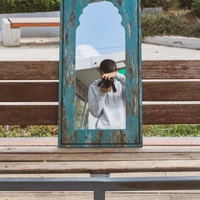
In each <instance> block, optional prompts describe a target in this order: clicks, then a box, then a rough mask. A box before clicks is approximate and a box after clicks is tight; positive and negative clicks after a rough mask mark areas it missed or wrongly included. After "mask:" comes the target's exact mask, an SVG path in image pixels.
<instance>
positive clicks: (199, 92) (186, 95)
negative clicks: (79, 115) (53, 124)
mask: <svg viewBox="0 0 200 200" xmlns="http://www.w3.org/2000/svg"><path fill="white" fill-rule="evenodd" d="M0 91H1V93H0V102H57V101H58V83H56V82H0ZM76 92H77V93H78V94H79V95H81V96H82V97H84V99H87V90H86V89H83V88H81V86H80V85H78V84H77V85H76ZM199 100H200V81H187V82H184V81H181V82H176V81H171V82H165V81H162V82H159V81H156V82H150V81H145V82H143V101H199Z"/></svg>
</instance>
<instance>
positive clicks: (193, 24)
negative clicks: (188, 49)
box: [142, 13, 200, 38]
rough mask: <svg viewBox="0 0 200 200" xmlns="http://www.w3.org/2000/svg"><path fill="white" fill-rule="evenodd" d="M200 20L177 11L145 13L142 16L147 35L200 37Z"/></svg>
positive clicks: (143, 32)
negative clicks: (155, 13) (154, 13)
mask: <svg viewBox="0 0 200 200" xmlns="http://www.w3.org/2000/svg"><path fill="white" fill-rule="evenodd" d="M199 30H200V22H199V20H198V19H197V20H196V19H195V18H194V17H193V19H192V20H191V19H187V17H186V16H181V15H179V14H177V13H163V14H157V15H144V16H143V17H142V34H143V37H145V36H163V35H177V36H185V37H198V38H199V37H200V31H199Z"/></svg>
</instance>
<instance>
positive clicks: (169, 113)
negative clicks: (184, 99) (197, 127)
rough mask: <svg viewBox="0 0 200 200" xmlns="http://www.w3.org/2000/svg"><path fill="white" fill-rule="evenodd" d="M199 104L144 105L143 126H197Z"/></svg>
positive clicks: (199, 111)
mask: <svg viewBox="0 0 200 200" xmlns="http://www.w3.org/2000/svg"><path fill="white" fill-rule="evenodd" d="M199 113H200V104H171V105H170V104H166V105H158V104H157V105H144V107H143V116H144V122H143V123H144V124H199V122H200V115H199Z"/></svg>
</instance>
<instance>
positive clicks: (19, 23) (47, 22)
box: [8, 17, 60, 28]
mask: <svg viewBox="0 0 200 200" xmlns="http://www.w3.org/2000/svg"><path fill="white" fill-rule="evenodd" d="M8 20H9V21H10V23H11V28H20V27H35V26H60V18H59V17H46V18H44V17H37V18H9V19H8Z"/></svg>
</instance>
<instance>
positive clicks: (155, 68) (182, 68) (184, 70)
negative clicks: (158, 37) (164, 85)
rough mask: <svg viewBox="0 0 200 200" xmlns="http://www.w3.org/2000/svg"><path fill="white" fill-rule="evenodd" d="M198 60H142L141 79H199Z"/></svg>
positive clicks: (199, 62)
mask: <svg viewBox="0 0 200 200" xmlns="http://www.w3.org/2000/svg"><path fill="white" fill-rule="evenodd" d="M199 66H200V60H184V61H183V60H163V61H158V60H156V61H155V60H152V61H143V65H142V70H143V75H142V78H143V79H199V78H200V67H199Z"/></svg>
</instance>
